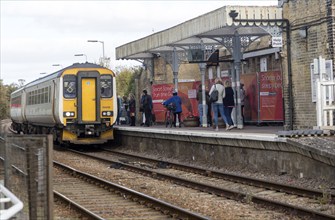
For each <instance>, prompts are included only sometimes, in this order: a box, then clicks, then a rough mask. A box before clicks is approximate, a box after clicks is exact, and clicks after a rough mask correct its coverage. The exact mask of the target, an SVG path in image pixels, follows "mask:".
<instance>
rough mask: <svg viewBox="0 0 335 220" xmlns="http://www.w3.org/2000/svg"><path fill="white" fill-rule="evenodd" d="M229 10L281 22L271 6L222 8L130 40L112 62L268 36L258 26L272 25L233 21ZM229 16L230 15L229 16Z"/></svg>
mask: <svg viewBox="0 0 335 220" xmlns="http://www.w3.org/2000/svg"><path fill="white" fill-rule="evenodd" d="M232 11H236V12H237V13H238V15H237V17H236V19H282V9H281V8H277V7H274V6H268V7H259V6H224V7H221V8H219V9H216V10H214V11H212V12H209V13H206V14H204V15H201V16H199V17H196V18H193V19H191V20H188V21H185V22H184V23H181V24H179V25H176V26H174V27H171V28H168V29H166V30H163V31H160V32H157V33H154V34H152V35H149V36H147V37H144V38H141V39H138V40H135V41H132V42H130V43H127V44H124V45H121V46H119V47H117V48H116V52H115V53H116V59H146V58H151V57H153V56H154V54H156V53H159V52H163V51H171V50H173V47H176V48H177V50H184V49H186V48H185V47H187V46H191V45H199V44H200V42H202V43H203V44H204V45H217V46H219V47H221V46H222V45H225V43H224V38H226V37H232V36H234V34H235V32H236V31H237V32H238V34H239V35H240V36H255V37H259V36H264V35H268V34H269V33H268V32H267V31H266V30H264V28H262V27H260V26H262V25H264V26H268V25H269V26H271V25H275V24H274V23H267V22H265V23H263V24H261V23H259V24H256V25H257V26H256V25H255V24H254V23H253V22H251V23H250V24H248V23H246V22H244V23H237V22H234V21H233V19H232V17H231V15H232V13H231V12H232ZM230 13H231V14H230Z"/></svg>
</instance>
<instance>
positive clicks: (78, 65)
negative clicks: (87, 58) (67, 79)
mask: <svg viewBox="0 0 335 220" xmlns="http://www.w3.org/2000/svg"><path fill="white" fill-rule="evenodd" d="M74 68H103V69H107V68H105V67H103V66H100V65H97V64H94V63H88V62H86V63H74V64H72V65H71V66H68V67H65V68H63V69H61V70H58V71H57V72H54V73H50V74H48V75H46V76H43V77H40V78H38V79H36V80H34V81H31V82H30V83H28V84H26V85H25V86H24V88H27V87H30V86H34V85H36V84H39V83H41V82H45V81H49V80H52V79H54V78H58V77H60V76H61V75H62V73H63V72H64V71H65V70H67V69H74Z"/></svg>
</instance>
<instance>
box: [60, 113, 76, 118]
mask: <svg viewBox="0 0 335 220" xmlns="http://www.w3.org/2000/svg"><path fill="white" fill-rule="evenodd" d="M63 116H64V117H74V116H75V114H74V112H63Z"/></svg>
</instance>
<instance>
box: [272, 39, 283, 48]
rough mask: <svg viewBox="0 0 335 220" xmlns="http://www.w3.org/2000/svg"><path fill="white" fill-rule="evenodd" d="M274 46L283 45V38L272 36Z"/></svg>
mask: <svg viewBox="0 0 335 220" xmlns="http://www.w3.org/2000/svg"><path fill="white" fill-rule="evenodd" d="M272 47H283V38H282V37H272Z"/></svg>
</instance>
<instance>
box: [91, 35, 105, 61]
mask: <svg viewBox="0 0 335 220" xmlns="http://www.w3.org/2000/svg"><path fill="white" fill-rule="evenodd" d="M87 42H92V43H96V42H99V43H101V44H102V59H103V60H105V43H104V42H103V41H100V40H88V41H87Z"/></svg>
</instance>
